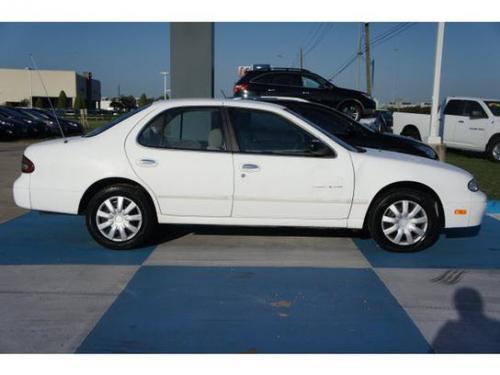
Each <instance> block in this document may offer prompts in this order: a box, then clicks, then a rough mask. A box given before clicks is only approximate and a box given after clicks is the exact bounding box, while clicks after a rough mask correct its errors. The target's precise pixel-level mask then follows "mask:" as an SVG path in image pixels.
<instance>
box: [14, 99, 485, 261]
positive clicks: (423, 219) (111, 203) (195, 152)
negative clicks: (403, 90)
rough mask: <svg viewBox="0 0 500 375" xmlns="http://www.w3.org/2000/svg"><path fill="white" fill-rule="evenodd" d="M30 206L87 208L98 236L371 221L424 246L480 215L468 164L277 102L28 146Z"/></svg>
mask: <svg viewBox="0 0 500 375" xmlns="http://www.w3.org/2000/svg"><path fill="white" fill-rule="evenodd" d="M14 197H15V201H16V203H17V204H18V205H19V206H21V207H25V208H29V209H34V210H42V211H52V212H60V213H67V214H75V215H76V214H83V215H86V219H87V220H86V221H87V226H88V229H89V231H90V233H91V234H92V236H93V237H94V239H95V240H96V241H97V242H99V243H100V244H102V245H104V246H106V247H109V248H112V249H129V248H133V247H137V246H139V245H141V244H143V243H144V242H145V241H147V240H148V238H149V237H150V236H151V234H152V231H153V230H154V229H155V227H156V225H157V224H158V223H176V224H216V225H245V226H299V227H323V228H352V229H365V230H367V231H368V232H369V233H370V234H371V236H372V237H373V238H374V239H375V240H376V242H377V243H378V244H379V245H380V246H381V247H382V248H384V249H387V250H391V251H416V250H421V249H424V248H426V247H428V246H430V245H432V244H433V243H434V242H435V241H436V240H437V239H438V237H439V234H440V232H441V231H442V229H443V228H464V227H477V226H479V225H480V224H481V220H482V216H483V213H484V210H485V206H486V196H485V195H484V194H483V193H482V192H480V191H479V189H478V186H477V184H476V182H475V180H474V178H473V176H472V175H470V174H469V173H468V172H466V171H464V170H462V169H459V168H456V167H453V166H451V165H448V164H445V163H443V162H439V161H434V160H430V159H426V158H422V157H418V156H411V155H405V154H400V153H396V152H390V151H381V150H374V149H361V148H357V147H354V146H351V145H349V144H347V143H345V142H343V141H341V140H340V139H338V138H336V137H335V136H334V135H332V134H329V133H328V132H327V131H325V130H324V129H321V128H320V127H318V126H317V125H316V124H314V123H312V122H310V121H308V120H306V119H304V118H303V117H301V116H299V115H297V114H295V113H293V112H292V111H290V110H287V109H285V108H284V107H282V106H280V105H276V104H270V103H261V102H256V101H245V100H242V101H234V100H214V99H199V100H193V99H189V100H170V101H165V102H157V103H154V104H152V105H150V106H148V107H145V108H141V109H139V110H137V111H135V112H130V113H128V114H126V115H124V116H123V117H122V118H120V119H118V120H116V121H113V122H111V123H109V124H106V125H104V126H103V127H101V128H97V129H95V130H94V131H92V132H90V133H88V134H87V135H85V136H82V137H72V138H68V140H67V142H65V141H63V140H62V139H57V140H52V141H48V142H42V143H39V144H34V145H31V146H29V147H28V148H27V149H26V151H25V155H24V157H23V162H22V174H21V176H20V177H19V178H18V179H17V180H16V182H15V184H14Z"/></svg>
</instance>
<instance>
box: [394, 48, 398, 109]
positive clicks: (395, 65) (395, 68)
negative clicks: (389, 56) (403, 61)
mask: <svg viewBox="0 0 500 375" xmlns="http://www.w3.org/2000/svg"><path fill="white" fill-rule="evenodd" d="M398 52H399V49H398V48H394V55H395V56H394V105H395V106H396V108H397V104H396V100H397V90H398ZM398 109H399V108H398Z"/></svg>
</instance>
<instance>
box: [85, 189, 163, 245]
mask: <svg viewBox="0 0 500 375" xmlns="http://www.w3.org/2000/svg"><path fill="white" fill-rule="evenodd" d="M86 223H87V228H88V230H89V232H90V234H91V235H92V237H93V238H94V239H95V240H96V241H97V242H98V243H100V244H101V245H103V246H105V247H107V248H110V249H114V250H126V249H131V248H135V247H138V246H141V245H143V244H144V243H145V242H146V241H147V240H148V239H149V238H150V237H151V234H152V231H153V230H154V228H155V226H156V218H155V215H154V207H152V204H151V203H150V201H149V200H148V197H147V196H146V194H145V193H144V192H143V191H142V190H140V189H138V188H136V187H134V186H130V185H126V184H117V185H113V186H109V187H107V188H104V189H103V190H101V191H99V192H98V193H97V194H96V195H95V196H94V197H93V198H92V199H91V201H90V202H89V206H88V209H87V214H86Z"/></svg>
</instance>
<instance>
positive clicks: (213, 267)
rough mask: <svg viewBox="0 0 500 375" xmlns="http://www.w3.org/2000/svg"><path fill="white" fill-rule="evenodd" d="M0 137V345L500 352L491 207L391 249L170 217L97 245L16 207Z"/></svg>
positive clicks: (498, 275) (65, 223)
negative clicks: (467, 228) (464, 225)
mask: <svg viewBox="0 0 500 375" xmlns="http://www.w3.org/2000/svg"><path fill="white" fill-rule="evenodd" d="M24 147H25V146H24V145H22V144H17V143H16V144H10V145H8V146H4V145H2V148H1V150H2V152H1V154H0V155H2V158H1V162H2V166H1V167H2V171H3V172H4V173H5V175H4V176H5V178H4V177H2V181H1V184H2V185H1V189H2V190H1V196H0V199H1V200H0V203H1V206H0V207H1V215H2V216H1V217H0V222H3V223H2V224H1V225H0V352H42V353H52V352H84V353H88V352H94V353H95V352H98V353H101V352H169V353H185V352H196V353H198V352H202V353H206V352H211V353H227V352H229V353H274V352H287V353H288V352H290V353H292V352H299V353H300V352H314V353H330V352H333V353H374V352H384V353H385V352H389V353H396V352H411V353H428V352H468V351H478V352H495V353H498V352H500V290H499V289H498V285H499V282H500V241H499V236H498V231H499V229H500V221H499V220H500V216H499V213H500V209H499V206H498V204H496V205H495V204H491V205H490V206H489V208H488V211H489V214H488V216H486V217H485V218H484V221H483V227H482V229H481V232H480V234H479V236H478V237H475V238H467V239H458V238H442V239H441V240H440V241H439V242H438V243H437V244H436V245H434V246H433V247H432V248H430V249H428V250H426V251H423V252H419V253H414V254H395V253H387V252H383V251H382V250H380V249H378V248H377V247H376V245H375V244H374V242H373V241H372V240H368V239H363V238H357V237H351V236H352V233H349V232H345V231H326V230H299V229H297V230H295V229H255V228H234V227H220V228H208V227H194V226H192V227H191V226H190V227H187V226H186V227H180V226H175V227H167V226H163V227H162V229H164V230H167V229H168V231H169V233H168V234H165V235H163V236H162V237H160V238H159V239H158V241H156V243H155V244H153V245H151V246H148V247H145V248H142V249H140V250H135V251H124V252H116V251H110V250H106V249H104V248H102V247H101V246H99V245H97V244H96V243H95V242H94V241H93V240H92V239H91V237H90V235H89V234H88V233H87V231H86V229H85V227H84V223H83V218H82V217H72V216H65V215H47V214H39V213H35V212H29V213H26V212H25V211H22V210H19V209H16V208H15V206H14V204H13V202H12V198H11V196H10V194H11V192H10V186H11V183H12V181H13V179H14V178H15V176H16V175H17V174H18V170H19V164H20V163H19V160H20V155H21V154H22V150H23V149H24Z"/></svg>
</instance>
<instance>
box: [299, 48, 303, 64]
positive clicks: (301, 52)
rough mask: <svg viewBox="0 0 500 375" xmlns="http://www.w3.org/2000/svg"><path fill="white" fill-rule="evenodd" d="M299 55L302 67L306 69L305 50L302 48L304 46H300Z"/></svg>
mask: <svg viewBox="0 0 500 375" xmlns="http://www.w3.org/2000/svg"><path fill="white" fill-rule="evenodd" d="M299 57H300V69H304V51H303V50H302V47H300V51H299Z"/></svg>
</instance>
